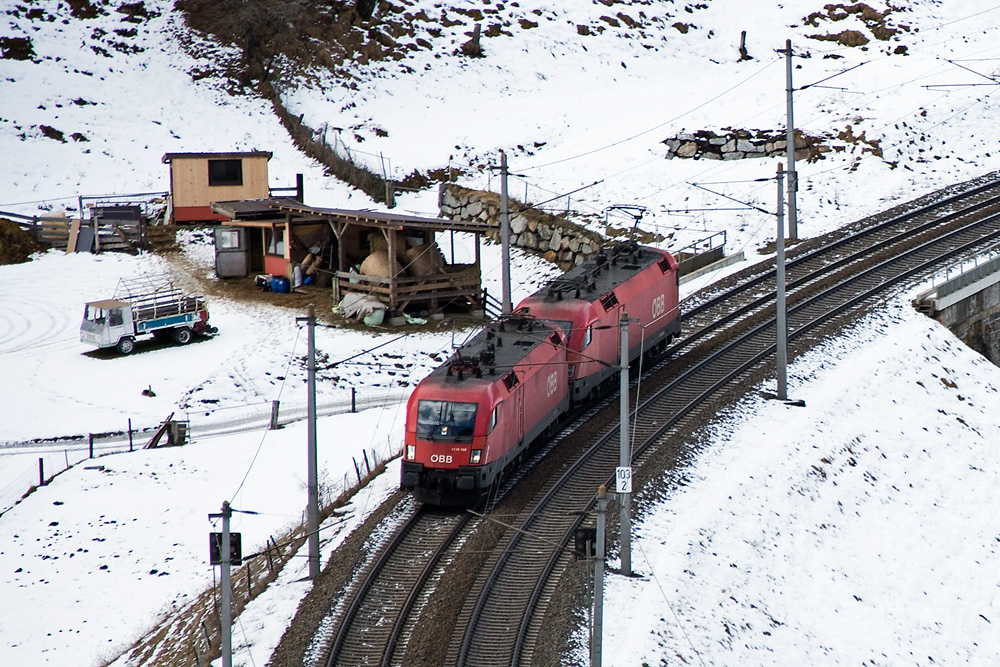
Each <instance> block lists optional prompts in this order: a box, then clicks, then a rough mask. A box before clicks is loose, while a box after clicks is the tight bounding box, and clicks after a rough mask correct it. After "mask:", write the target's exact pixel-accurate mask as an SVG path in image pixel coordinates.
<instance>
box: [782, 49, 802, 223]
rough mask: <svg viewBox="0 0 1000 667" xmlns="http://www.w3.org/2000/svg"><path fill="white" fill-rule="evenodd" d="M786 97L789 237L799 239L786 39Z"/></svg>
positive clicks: (790, 68)
mask: <svg viewBox="0 0 1000 667" xmlns="http://www.w3.org/2000/svg"><path fill="white" fill-rule="evenodd" d="M785 79H786V83H785V98H786V107H787V115H788V122H787V125H786V127H785V159H786V161H787V162H788V167H787V169H788V239H789V240H790V241H798V240H799V220H798V213H797V211H796V207H795V193H796V191H798V189H799V181H798V172H796V171H795V120H794V118H793V116H792V91H793V90H795V89H794V88H793V87H792V40H790V39H786V40H785Z"/></svg>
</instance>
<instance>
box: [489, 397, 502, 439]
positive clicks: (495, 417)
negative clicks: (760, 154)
mask: <svg viewBox="0 0 1000 667" xmlns="http://www.w3.org/2000/svg"><path fill="white" fill-rule="evenodd" d="M498 421H500V404H499V403H498V404H497V405H496V407H494V408H493V414H491V415H490V430H489V431H488V433H492V432H493V429H495V428H496V427H497V422H498Z"/></svg>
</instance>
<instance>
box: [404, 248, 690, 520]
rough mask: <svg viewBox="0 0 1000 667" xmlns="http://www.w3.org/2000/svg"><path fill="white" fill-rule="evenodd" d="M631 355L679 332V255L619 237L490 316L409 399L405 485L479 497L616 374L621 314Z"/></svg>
mask: <svg viewBox="0 0 1000 667" xmlns="http://www.w3.org/2000/svg"><path fill="white" fill-rule="evenodd" d="M623 312H624V313H626V314H628V316H629V317H630V319H629V324H628V327H629V336H628V340H629V350H628V355H629V360H630V361H634V360H636V359H638V358H639V357H640V356H642V355H646V356H647V357H649V358H654V357H657V356H659V355H661V354H663V353H664V352H665V351H666V348H667V345H668V344H669V342H670V341H671V340H672V338H673V337H674V336H675V335H676V334H677V333H679V332H680V310H679V307H678V272H677V261H676V260H675V259H674V257H673V256H672V255H671V254H670V253H668V252H666V251H663V250H659V249H657V248H650V247H645V246H640V245H638V244H636V243H634V242H618V243H613V244H610V245H608V246H606V247H604V248H602V249H601V250H600V251H599V252H598V253H596V254H595V255H594V257H593V258H591V259H590V260H588V261H587V262H584V263H583V264H581V265H580V266H578V267H576V268H574V269H573V270H571V271H570V272H568V273H566V274H565V275H563V276H560V277H558V278H555V279H554V280H552V281H550V282H549V283H547V284H546V285H545V286H544V287H542V289H540V290H539V291H538V292H536V293H535V294H533V295H531V296H529V297H527V298H526V299H524V300H523V301H521V302H520V303H519V304H518V305H517V307H516V308H515V309H514V312H513V313H512V314H511V315H508V316H506V317H502V318H500V319H499V320H496V321H493V322H490V323H489V324H488V325H487V326H486V327H484V328H483V329H482V330H481V331H479V332H478V333H477V334H476V335H475V336H473V337H472V339H471V340H469V341H468V342H466V343H465V344H463V345H462V346H461V347H459V348H458V349H456V350H455V351H454V354H453V355H452V356H451V358H449V359H448V360H447V361H446V362H445V363H443V364H441V366H439V367H438V368H436V369H435V370H434V371H433V372H431V374H430V375H428V376H427V377H426V378H424V380H423V381H421V382H420V383H419V384H418V385H417V387H416V388H415V389H414V390H413V393H412V394H411V395H410V398H409V401H408V403H407V412H406V436H405V446H404V455H403V462H402V469H401V473H400V474H401V477H400V484H401V486H402V487H403V488H405V489H410V490H412V491H413V493H414V496H415V497H416V498H417V499H418V500H421V501H423V502H426V503H432V504H438V505H469V504H472V503H474V502H476V500H478V499H479V498H480V497H481V496H482V495H484V494H485V493H487V492H488V491H489V490H490V489H491V488H493V487H494V486H495V485H497V484H499V482H500V481H501V480H502V479H504V478H505V477H506V476H507V475H508V474H509V472H510V471H511V470H512V469H513V468H514V467H515V466H517V465H519V464H520V463H521V462H522V461H523V460H524V459H525V458H526V456H525V455H526V454H527V453H528V451H529V450H530V449H531V448H532V447H533V446H535V445H538V444H540V443H542V442H544V441H546V440H547V438H548V437H549V436H550V435H552V434H553V433H555V432H556V429H557V428H558V427H559V426H560V424H561V423H562V422H563V420H564V419H565V418H566V416H567V415H568V414H569V413H570V412H571V411H574V410H576V409H577V408H579V407H580V406H583V405H586V404H588V403H589V402H591V401H593V400H595V399H596V398H598V397H600V396H603V395H604V394H605V393H607V392H608V391H610V390H614V389H615V388H616V387H617V385H618V382H617V379H618V374H619V364H620V360H621V350H620V347H621V329H620V325H619V320H620V318H621V315H622V313H623Z"/></svg>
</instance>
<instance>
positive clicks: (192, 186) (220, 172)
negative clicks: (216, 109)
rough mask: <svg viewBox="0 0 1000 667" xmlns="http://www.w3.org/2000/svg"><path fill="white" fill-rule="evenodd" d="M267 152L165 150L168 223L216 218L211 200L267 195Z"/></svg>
mask: <svg viewBox="0 0 1000 667" xmlns="http://www.w3.org/2000/svg"><path fill="white" fill-rule="evenodd" d="M270 159H271V153H269V152H262V151H252V152H244V153H167V154H165V155H164V156H163V163H164V164H169V165H170V201H171V216H170V222H171V223H184V222H220V221H222V220H225V219H226V217H225V216H224V215H220V214H218V213H215V212H214V211H212V202H217V201H232V200H236V199H260V198H264V197H269V196H270V194H271V193H270V190H269V188H268V180H267V179H268V174H267V162H268V160H270Z"/></svg>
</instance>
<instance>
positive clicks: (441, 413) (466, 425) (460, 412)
mask: <svg viewBox="0 0 1000 667" xmlns="http://www.w3.org/2000/svg"><path fill="white" fill-rule="evenodd" d="M478 407H479V406H477V405H476V404H475V403H456V402H453V401H420V402H419V403H418V404H417V437H420V438H425V439H427V440H448V441H455V442H471V441H472V434H473V432H474V430H475V426H476V412H477V410H478Z"/></svg>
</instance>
